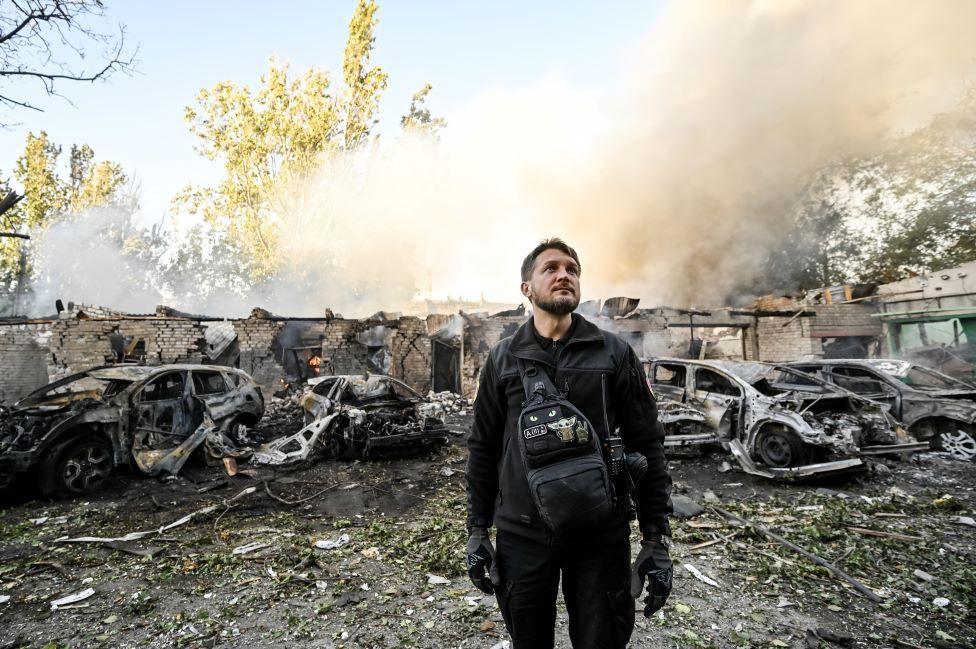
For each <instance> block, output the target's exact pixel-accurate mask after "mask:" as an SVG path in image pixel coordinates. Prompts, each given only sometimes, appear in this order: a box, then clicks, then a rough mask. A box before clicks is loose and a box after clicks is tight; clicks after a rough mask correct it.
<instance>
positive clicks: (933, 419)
mask: <svg viewBox="0 0 976 649" xmlns="http://www.w3.org/2000/svg"><path fill="white" fill-rule="evenodd" d="M789 366H790V367H793V368H796V369H799V370H803V371H804V372H811V373H815V374H816V375H817V376H818V377H819V378H821V379H823V380H825V381H828V382H829V383H832V384H834V385H839V386H841V387H843V388H846V389H847V390H850V391H851V392H854V393H856V394H859V395H861V396H862V397H866V398H868V399H871V400H872V401H877V402H878V403H883V404H885V405H886V406H888V407H889V408H890V412H891V414H892V415H894V416H895V417H896V418H897V419H898V420H899V421H901V422H902V423H903V424H904V425H905V427H906V428H907V429H908V430H909V431H910V432H911V433H912V434H913V435H914V436H915V437H917V438H918V439H919V440H924V441H928V442H929V443H930V444H931V446H932V448H933V449H937V450H944V451H947V452H948V453H950V454H951V455H952V457H954V458H957V459H960V460H976V385H971V384H969V383H965V382H963V381H960V380H958V379H954V378H952V377H951V376H946V375H945V374H942V373H941V372H937V371H935V370H933V369H930V368H927V367H923V366H921V365H916V364H914V363H910V362H908V361H901V360H892V359H880V358H879V359H875V358H872V359H836V360H819V361H804V362H797V363H789Z"/></svg>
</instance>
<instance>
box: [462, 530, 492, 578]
mask: <svg viewBox="0 0 976 649" xmlns="http://www.w3.org/2000/svg"><path fill="white" fill-rule="evenodd" d="M467 564H468V577H470V578H471V583H473V584H474V585H475V586H476V587H477V588H478V590H480V591H481V592H483V593H487V594H488V595H493V594H494V593H495V586H497V585H498V562H496V561H495V546H493V545H492V544H491V539H490V538H489V537H488V528H485V527H472V528H471V536H469V537H468V556H467ZM486 569H487V572H488V574H487V575H486V574H485V571H486Z"/></svg>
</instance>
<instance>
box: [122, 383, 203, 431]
mask: <svg viewBox="0 0 976 649" xmlns="http://www.w3.org/2000/svg"><path fill="white" fill-rule="evenodd" d="M191 399H192V397H191V394H190V391H189V387H188V386H187V384H186V372H184V371H182V370H177V371H173V372H167V373H165V374H162V375H160V376H156V377H154V378H153V379H152V380H150V381H149V382H148V383H146V384H145V385H144V386H142V388H141V389H140V390H139V391H138V392H136V394H135V396H134V397H133V401H134V404H133V405H134V411H135V420H136V421H135V426H134V427H133V428H134V430H136V431H145V432H149V433H153V434H158V435H164V436H176V437H186V436H188V435H189V434H190V433H191V432H192V431H193V429H194V428H195V427H194V426H193V421H192V419H191V417H190V414H191V413H190V408H189V405H190V403H189V402H190V401H191Z"/></svg>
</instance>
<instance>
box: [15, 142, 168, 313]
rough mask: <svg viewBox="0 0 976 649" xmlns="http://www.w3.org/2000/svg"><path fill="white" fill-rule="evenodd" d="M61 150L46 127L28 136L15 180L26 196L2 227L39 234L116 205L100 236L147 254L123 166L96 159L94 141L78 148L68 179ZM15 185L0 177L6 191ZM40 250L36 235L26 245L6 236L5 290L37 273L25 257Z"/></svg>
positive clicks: (132, 191) (127, 250)
mask: <svg viewBox="0 0 976 649" xmlns="http://www.w3.org/2000/svg"><path fill="white" fill-rule="evenodd" d="M61 151H62V149H61V147H60V146H58V145H56V144H54V143H53V142H51V140H50V139H49V138H48V135H47V133H45V132H44V131H41V132H40V133H39V134H38V135H35V134H34V133H28V134H27V141H26V144H25V146H24V152H23V153H22V154H21V155H20V157H19V158H18V159H17V161H16V164H15V166H14V179H15V180H16V182H17V183H18V184H19V185H20V187H21V188H22V190H21V192H20V193H22V194H23V195H24V199H23V200H21V201H20V202H19V203H18V204H16V205H15V206H14V207H13V208H12V209H10V210H7V211H6V212H4V213H3V214H2V215H0V228H2V230H3V231H4V232H12V233H19V234H30V235H31V236H32V237H36V235H37V234H38V233H42V232H44V231H45V230H47V229H48V228H50V227H51V226H52V225H56V224H60V223H62V222H63V221H69V222H70V223H71V224H78V223H81V222H82V221H83V220H84V219H85V218H86V216H87V213H88V212H89V211H90V210H91V209H92V208H96V207H107V206H111V207H114V208H117V209H118V211H119V214H113V215H112V216H111V217H110V218H109V217H103V218H101V219H100V223H101V224H102V225H100V226H99V227H100V228H101V229H100V230H99V237H101V238H102V239H105V240H106V241H110V242H112V244H113V245H116V244H117V245H118V247H119V249H120V250H124V251H125V254H128V255H136V256H138V257H139V258H140V259H143V258H147V255H148V254H149V250H148V249H147V246H146V244H145V242H146V240H147V237H146V236H145V232H143V230H141V229H140V228H137V227H135V226H134V225H133V224H132V222H131V218H132V215H133V214H134V212H135V209H136V207H137V206H136V202H135V201H136V199H135V194H136V192H135V189H134V188H132V187H130V186H129V181H128V178H127V177H126V175H125V173H124V172H123V171H122V168H121V166H119V165H118V164H115V163H112V162H107V161H97V162H96V161H95V153H94V151H92V149H91V147H89V146H88V145H82V146H72V147H71V152H70V156H69V158H70V159H69V165H68V166H69V173H68V178H67V179H64V178H62V176H61V175H60V174H59V173H58V167H59V160H60V156H61ZM10 188H11V183H10V181H9V180H2V179H0V194H3V195H6V194H7V191H8V190H9V189H10ZM126 215H127V216H126ZM66 225H70V224H66ZM89 229H91V228H89ZM154 236H155V239H154V241H155V243H156V244H160V243H161V241H160V240H159V237H158V233H157V235H154ZM25 246H26V247H25ZM36 252H37V240H36V239H32V240H31V241H30V243H26V242H25V241H24V240H23V239H17V238H10V237H0V294H4V293H5V294H6V295H8V296H9V295H11V294H12V293H14V291H15V290H16V289H17V286H18V283H19V282H21V283H22V275H24V276H26V277H27V278H29V277H31V276H33V274H34V268H33V264H32V263H31V264H25V262H23V261H22V259H23V257H24V256H25V254H26V255H27V257H28V258H29V259H33V257H34V256H35V253H36ZM21 288H23V287H21Z"/></svg>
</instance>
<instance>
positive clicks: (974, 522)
mask: <svg viewBox="0 0 976 649" xmlns="http://www.w3.org/2000/svg"><path fill="white" fill-rule="evenodd" d="M952 522H953V523H955V524H956V525H968V526H969V527H976V519H974V518H973V517H972V516H953V517H952Z"/></svg>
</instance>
